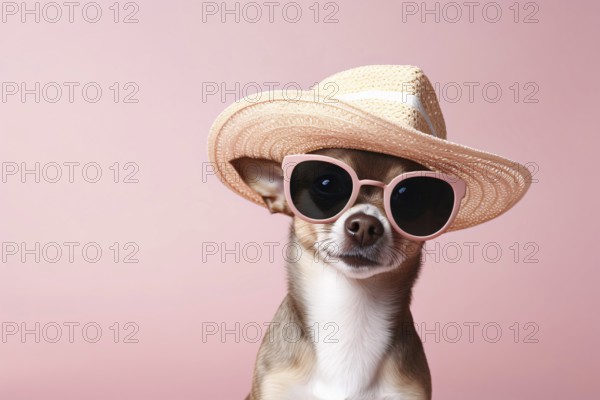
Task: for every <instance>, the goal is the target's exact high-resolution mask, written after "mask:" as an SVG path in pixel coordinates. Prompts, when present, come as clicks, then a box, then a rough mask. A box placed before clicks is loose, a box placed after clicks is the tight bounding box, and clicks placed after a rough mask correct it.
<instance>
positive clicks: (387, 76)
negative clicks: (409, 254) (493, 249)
mask: <svg viewBox="0 0 600 400" xmlns="http://www.w3.org/2000/svg"><path fill="white" fill-rule="evenodd" d="M208 141H209V146H208V149H209V150H208V151H209V157H210V161H211V162H212V163H213V164H214V166H215V168H216V172H217V175H218V177H219V179H221V181H222V182H223V183H224V184H225V185H227V186H228V187H229V188H231V189H232V190H233V191H234V192H237V193H238V194H240V195H242V196H243V197H245V198H247V199H248V200H251V201H254V202H255V203H257V204H260V205H263V206H265V204H264V202H263V200H262V198H261V196H260V195H259V194H258V193H256V192H254V191H253V190H252V189H250V188H249V187H248V186H247V185H246V184H245V183H244V182H243V181H242V179H241V177H240V176H239V175H238V173H237V172H236V170H235V169H234V168H233V166H232V165H231V164H230V161H232V160H235V159H237V158H240V157H252V158H262V159H269V160H274V161H276V162H281V161H282V160H283V158H284V156H286V155H288V154H304V153H309V152H312V151H315V150H319V149H324V148H348V149H358V150H367V151H372V152H377V153H385V154H390V155H393V156H398V157H403V158H407V159H410V160H414V161H416V162H418V163H420V164H422V165H424V166H426V167H428V168H429V169H431V170H432V171H440V172H443V173H446V174H451V175H455V176H457V177H459V178H461V179H462V180H464V181H465V182H466V184H467V191H466V196H465V197H464V199H463V200H462V203H461V207H460V211H459V213H458V215H457V217H456V219H455V221H454V223H453V224H452V226H451V228H450V230H457V229H463V228H467V227H470V226H474V225H477V224H480V223H482V222H484V221H487V220H490V219H492V218H494V217H497V216H498V215H500V214H502V213H504V212H505V211H507V210H508V209H510V208H511V207H512V206H513V205H514V204H515V203H516V202H517V201H519V200H520V199H521V198H522V197H523V195H524V194H525V192H526V191H527V189H528V188H529V185H530V182H531V174H530V173H529V171H528V169H527V168H526V167H525V166H523V165H521V164H518V163H516V162H514V161H511V160H508V159H506V158H503V157H500V156H497V155H495V154H491V153H487V152H484V151H481V150H476V149H473V148H470V147H467V146H463V145H460V144H456V143H452V142H449V141H447V140H446V126H445V124H444V118H443V116H442V111H441V110H440V106H439V104H438V101H437V98H436V96H435V93H434V89H433V87H432V85H431V83H430V82H429V79H427V77H426V76H425V74H424V73H423V71H421V69H420V68H417V67H414V66H406V65H371V66H365V67H359V68H354V69H350V70H347V71H343V72H340V73H337V74H335V75H333V76H331V77H329V78H326V79H324V80H323V81H322V82H320V83H318V84H317V85H316V86H315V87H313V88H312V89H311V90H306V91H295V90H287V91H286V90H282V91H269V92H262V93H260V94H253V95H250V96H247V97H245V98H243V99H241V100H239V101H237V102H235V103H234V104H232V105H230V106H229V107H228V108H227V109H226V110H225V111H223V112H222V113H221V114H220V115H219V116H218V117H217V119H216V121H215V122H214V124H213V126H212V127H211V129H210V134H209V139H208Z"/></svg>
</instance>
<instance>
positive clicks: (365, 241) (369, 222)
mask: <svg viewBox="0 0 600 400" xmlns="http://www.w3.org/2000/svg"><path fill="white" fill-rule="evenodd" d="M345 225H346V235H347V236H349V237H351V238H352V239H353V240H354V241H356V242H357V243H358V244H359V245H360V246H370V245H372V244H373V243H375V242H376V241H377V240H378V239H379V238H380V237H381V236H382V235H383V225H382V224H381V222H380V221H379V220H378V219H377V218H375V217H374V216H372V215H368V214H365V213H362V212H361V213H356V214H354V215H351V216H350V217H348V219H347V220H346V224H345Z"/></svg>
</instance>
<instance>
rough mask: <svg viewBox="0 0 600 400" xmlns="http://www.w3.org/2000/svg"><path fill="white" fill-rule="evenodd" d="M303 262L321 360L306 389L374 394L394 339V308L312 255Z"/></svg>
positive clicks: (340, 399) (322, 393) (326, 395)
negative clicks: (390, 343)
mask: <svg viewBox="0 0 600 400" xmlns="http://www.w3.org/2000/svg"><path fill="white" fill-rule="evenodd" d="M303 258H304V259H302V260H301V261H300V262H299V263H298V265H299V266H301V268H302V273H301V274H300V279H301V284H300V287H301V288H302V289H301V290H302V296H303V304H304V306H305V307H306V314H307V319H308V321H307V323H308V325H309V326H310V327H312V329H311V333H313V335H314V342H315V349H316V357H317V363H316V366H315V369H314V371H313V375H312V377H311V379H310V382H309V383H308V387H307V388H306V389H307V391H308V394H309V395H311V396H314V398H315V399H323V400H346V399H372V398H375V397H374V391H375V392H377V390H378V388H373V387H370V385H371V384H372V383H373V382H374V381H375V380H376V375H377V371H378V368H379V367H380V363H381V361H382V359H383V357H384V355H385V354H386V346H387V345H388V344H389V342H390V340H391V332H390V328H391V324H390V320H391V319H392V316H393V314H394V312H395V311H394V310H392V309H391V307H389V306H387V305H388V304H391V303H392V302H391V301H386V299H385V298H382V297H383V296H387V295H389V294H382V293H372V292H370V291H369V290H368V289H367V288H366V287H365V286H364V285H361V284H360V282H359V281H357V280H356V279H354V278H351V277H348V276H347V275H345V274H343V273H340V272H339V271H338V270H337V269H336V268H332V266H331V265H329V264H326V263H324V262H322V261H320V260H315V259H314V258H313V257H310V256H309V255H307V254H304V255H303Z"/></svg>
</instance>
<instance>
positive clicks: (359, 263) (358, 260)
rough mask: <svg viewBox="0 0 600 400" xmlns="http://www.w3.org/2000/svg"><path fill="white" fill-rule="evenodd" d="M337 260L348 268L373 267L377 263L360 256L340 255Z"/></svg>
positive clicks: (377, 263)
mask: <svg viewBox="0 0 600 400" xmlns="http://www.w3.org/2000/svg"><path fill="white" fill-rule="evenodd" d="M338 258H339V259H340V260H341V261H343V262H344V263H345V264H346V265H349V266H350V267H354V268H358V267H374V266H376V265H379V262H378V261H376V260H373V259H371V258H369V257H366V256H364V255H361V254H341V255H339V256H338Z"/></svg>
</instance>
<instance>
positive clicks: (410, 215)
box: [282, 154, 466, 241]
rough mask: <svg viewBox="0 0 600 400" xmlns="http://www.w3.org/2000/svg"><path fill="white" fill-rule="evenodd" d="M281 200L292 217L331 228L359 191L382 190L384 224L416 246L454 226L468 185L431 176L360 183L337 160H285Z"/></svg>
mask: <svg viewBox="0 0 600 400" xmlns="http://www.w3.org/2000/svg"><path fill="white" fill-rule="evenodd" d="M282 168H283V172H284V190H285V197H286V200H287V202H288V205H289V206H290V209H291V210H292V212H293V213H294V214H295V215H296V216H298V217H299V218H301V219H303V220H305V221H308V222H312V223H323V224H324V223H329V222H333V221H335V220H337V219H338V218H339V217H340V215H342V214H343V213H344V212H345V211H347V210H348V209H349V208H351V207H352V206H353V205H354V203H355V202H356V198H357V197H358V194H359V191H360V188H361V187H362V186H375V187H379V188H382V189H383V199H384V207H385V212H386V215H387V218H388V220H389V221H390V223H391V224H392V226H393V227H394V229H395V230H396V231H397V232H398V233H400V234H401V235H403V236H405V237H407V238H409V239H412V240H417V241H424V240H428V239H432V238H434V237H436V236H439V235H441V234H442V233H443V232H444V231H445V230H446V229H447V228H448V227H449V226H450V225H451V224H452V222H453V221H454V218H455V217H456V215H457V214H458V210H459V207H460V202H461V200H462V199H463V197H464V196H465V192H466V184H465V182H464V181H462V180H461V179H459V178H456V177H454V176H451V175H446V174H443V173H440V172H435V171H414V172H407V173H404V174H401V175H398V176H397V177H395V178H394V179H392V180H391V181H390V182H389V183H388V184H386V183H384V182H379V181H374V180H370V179H363V180H360V179H358V175H357V174H356V172H355V171H354V170H353V169H352V168H351V167H350V166H349V165H347V164H345V163H344V162H342V161H339V160H337V159H335V158H331V157H327V156H322V155H316V154H298V155H289V156H286V157H285V158H284V159H283V163H282Z"/></svg>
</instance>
